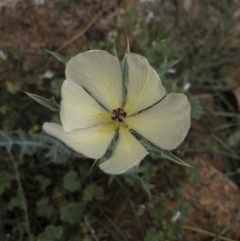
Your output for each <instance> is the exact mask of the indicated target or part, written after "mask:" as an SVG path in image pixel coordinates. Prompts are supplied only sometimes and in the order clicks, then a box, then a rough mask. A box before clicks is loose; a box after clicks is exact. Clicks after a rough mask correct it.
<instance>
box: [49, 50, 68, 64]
mask: <svg viewBox="0 0 240 241" xmlns="http://www.w3.org/2000/svg"><path fill="white" fill-rule="evenodd" d="M45 51H46V52H47V53H49V54H51V55H52V56H53V57H55V58H56V59H57V60H58V61H59V62H60V63H62V64H64V65H66V64H67V62H68V61H69V59H70V58H66V57H64V56H62V55H60V54H59V53H56V52H51V51H49V50H45Z"/></svg>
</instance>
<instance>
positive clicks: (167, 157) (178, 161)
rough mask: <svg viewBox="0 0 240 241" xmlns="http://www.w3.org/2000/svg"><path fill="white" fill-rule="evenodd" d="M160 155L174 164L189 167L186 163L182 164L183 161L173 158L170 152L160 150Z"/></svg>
mask: <svg viewBox="0 0 240 241" xmlns="http://www.w3.org/2000/svg"><path fill="white" fill-rule="evenodd" d="M161 154H162V157H164V158H166V159H168V160H170V161H172V162H175V163H177V164H179V165H183V166H188V167H190V165H188V164H187V163H186V162H184V161H183V160H181V159H180V158H178V157H176V156H174V155H173V154H172V153H171V152H170V151H167V150H161Z"/></svg>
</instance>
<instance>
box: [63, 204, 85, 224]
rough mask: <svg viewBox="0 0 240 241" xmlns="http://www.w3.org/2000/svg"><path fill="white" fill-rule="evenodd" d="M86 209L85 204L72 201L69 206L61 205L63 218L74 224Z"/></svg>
mask: <svg viewBox="0 0 240 241" xmlns="http://www.w3.org/2000/svg"><path fill="white" fill-rule="evenodd" d="M83 210H84V204H82V203H71V204H70V205H68V206H64V207H61V209H60V214H61V220H62V221H65V222H69V223H71V224H74V223H75V222H76V221H77V220H78V219H79V218H80V217H81V216H82V213H83Z"/></svg>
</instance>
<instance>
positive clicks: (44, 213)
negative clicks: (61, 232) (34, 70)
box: [37, 198, 54, 218]
mask: <svg viewBox="0 0 240 241" xmlns="http://www.w3.org/2000/svg"><path fill="white" fill-rule="evenodd" d="M53 212H54V208H53V206H52V205H51V204H50V203H49V199H48V198H43V199H41V200H39V201H38V202H37V214H38V216H40V217H48V218H49V217H50V216H51V215H52V214H53Z"/></svg>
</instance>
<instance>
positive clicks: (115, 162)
mask: <svg viewBox="0 0 240 241" xmlns="http://www.w3.org/2000/svg"><path fill="white" fill-rule="evenodd" d="M147 154H148V152H147V151H146V150H145V149H144V148H143V146H142V145H141V144H140V142H139V141H137V139H136V138H135V137H134V136H133V135H132V134H131V133H130V131H129V130H128V129H127V128H126V127H120V132H119V139H118V142H117V145H116V148H115V150H114V151H113V154H112V156H111V157H110V158H109V159H108V160H107V161H106V162H104V163H102V164H101V165H100V166H99V167H100V168H101V169H102V170H103V171H104V172H106V173H109V174H121V173H123V172H125V171H126V170H128V169H130V168H131V167H133V166H135V165H138V164H139V163H140V161H141V160H142V159H143V158H144V157H145V156H146V155H147Z"/></svg>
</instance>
